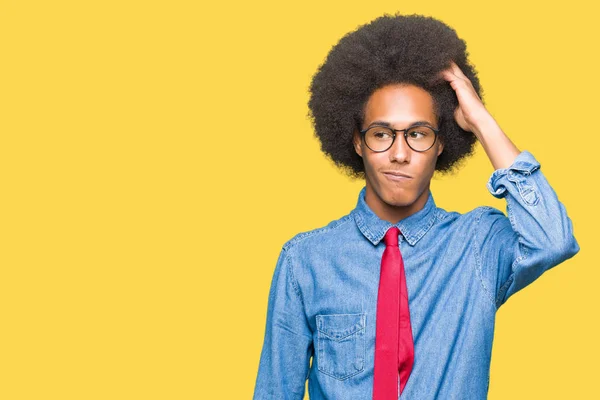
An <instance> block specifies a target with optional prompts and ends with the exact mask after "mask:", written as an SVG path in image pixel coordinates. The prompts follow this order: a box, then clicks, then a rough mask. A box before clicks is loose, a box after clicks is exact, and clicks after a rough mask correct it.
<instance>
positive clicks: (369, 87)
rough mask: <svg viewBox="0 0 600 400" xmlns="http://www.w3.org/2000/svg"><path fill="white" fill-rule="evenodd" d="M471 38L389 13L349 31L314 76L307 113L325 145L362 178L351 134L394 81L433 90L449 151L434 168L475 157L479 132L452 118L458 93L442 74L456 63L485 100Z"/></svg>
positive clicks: (417, 17)
mask: <svg viewBox="0 0 600 400" xmlns="http://www.w3.org/2000/svg"><path fill="white" fill-rule="evenodd" d="M468 54H469V53H468V52H467V50H466V43H465V41H464V40H462V39H460V38H459V37H458V36H457V34H456V32H455V30H454V29H453V28H451V27H449V26H448V25H446V24H445V23H443V22H441V21H439V20H437V19H435V18H433V17H428V16H423V15H417V14H412V15H400V14H394V15H389V14H384V15H383V16H381V17H379V18H377V19H375V20H373V21H371V22H370V23H368V24H364V25H361V26H359V27H358V28H357V29H356V30H355V31H353V32H350V33H347V34H346V35H345V36H344V37H342V39H340V41H339V42H338V43H337V44H336V45H335V46H333V47H332V49H331V50H330V52H329V54H328V55H327V58H326V59H325V62H324V63H323V64H322V65H321V66H320V67H319V68H318V70H317V72H316V73H315V74H314V76H313V77H312V81H311V84H310V88H309V92H310V98H309V101H308V107H309V112H308V118H309V119H310V120H311V121H312V124H313V127H314V129H315V136H317V138H318V139H319V140H320V142H321V150H322V151H323V152H324V153H325V154H326V155H327V156H328V157H330V158H331V160H332V161H333V162H334V164H335V165H336V166H337V167H339V168H341V169H342V170H344V171H345V172H346V174H347V175H348V176H350V177H351V178H363V179H364V177H365V175H364V164H363V160H362V158H361V157H360V156H359V155H358V154H357V153H356V151H355V149H354V146H353V143H352V137H353V134H354V131H355V130H357V128H358V127H360V126H361V125H362V124H363V120H364V107H365V105H366V103H367V100H368V99H369V97H370V96H371V94H372V93H373V92H374V91H375V90H376V89H378V88H381V87H383V86H385V85H388V84H395V83H404V84H413V85H416V86H418V87H421V88H422V89H424V90H426V91H427V92H429V94H430V95H431V96H432V98H433V102H434V111H435V114H436V117H437V119H438V121H437V122H438V128H439V129H440V133H439V139H440V140H441V141H442V143H443V144H444V150H443V151H442V153H441V154H440V155H439V157H438V159H437V162H436V166H435V170H436V171H439V172H441V173H448V172H451V171H453V170H454V169H455V168H456V167H457V166H458V165H459V163H460V161H461V160H462V159H464V158H466V157H467V156H470V155H472V154H473V150H474V145H475V143H476V141H477V138H476V136H475V135H474V134H473V133H471V132H468V131H465V130H464V129H462V128H461V127H460V126H459V125H458V124H457V123H456V121H455V119H454V110H455V109H456V107H457V106H458V98H457V97H456V94H455V92H454V89H452V87H451V86H450V84H449V83H448V82H447V81H445V80H444V79H443V78H440V75H439V74H440V72H441V71H442V70H445V69H446V68H449V67H450V62H451V61H454V62H455V63H456V64H457V65H458V67H459V68H460V69H461V70H462V71H463V73H464V74H465V75H466V76H467V78H469V80H470V81H471V83H472V84H473V87H474V88H475V91H476V92H477V94H478V95H479V97H480V98H481V99H482V101H483V94H482V89H481V88H480V85H479V79H478V78H477V72H476V71H475V69H474V67H473V66H472V65H471V64H470V63H469V61H468V60H467V57H468Z"/></svg>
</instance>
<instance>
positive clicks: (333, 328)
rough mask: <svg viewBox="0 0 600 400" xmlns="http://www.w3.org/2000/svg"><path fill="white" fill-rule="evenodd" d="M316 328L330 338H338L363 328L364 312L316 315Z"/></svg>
mask: <svg viewBox="0 0 600 400" xmlns="http://www.w3.org/2000/svg"><path fill="white" fill-rule="evenodd" d="M316 320H317V329H318V330H319V331H320V332H321V333H323V334H325V335H327V336H329V337H330V338H332V339H335V340H340V339H343V338H345V337H346V336H349V335H352V334H353V333H356V332H358V331H360V330H361V329H364V327H365V313H360V314H324V315H317V316H316Z"/></svg>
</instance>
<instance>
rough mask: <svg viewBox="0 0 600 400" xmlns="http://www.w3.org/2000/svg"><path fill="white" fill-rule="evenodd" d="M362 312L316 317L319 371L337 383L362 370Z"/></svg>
mask: <svg viewBox="0 0 600 400" xmlns="http://www.w3.org/2000/svg"><path fill="white" fill-rule="evenodd" d="M365 320H366V313H359V314H327V315H325V314H323V315H317V316H316V323H317V343H318V352H317V357H318V359H317V362H318V366H319V371H320V372H322V373H324V374H327V375H329V376H332V377H334V378H336V379H339V380H344V379H347V378H350V377H351V376H353V375H356V374H358V373H359V372H361V371H363V370H364V369H365Z"/></svg>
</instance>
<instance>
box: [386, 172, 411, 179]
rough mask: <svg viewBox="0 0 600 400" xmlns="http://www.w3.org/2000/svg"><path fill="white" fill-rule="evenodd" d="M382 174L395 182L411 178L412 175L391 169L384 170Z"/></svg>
mask: <svg viewBox="0 0 600 400" xmlns="http://www.w3.org/2000/svg"><path fill="white" fill-rule="evenodd" d="M383 175H384V176H385V177H386V178H388V179H389V180H391V181H395V182H403V181H408V180H410V179H412V176H409V175H406V174H403V173H400V172H392V171H384V172H383Z"/></svg>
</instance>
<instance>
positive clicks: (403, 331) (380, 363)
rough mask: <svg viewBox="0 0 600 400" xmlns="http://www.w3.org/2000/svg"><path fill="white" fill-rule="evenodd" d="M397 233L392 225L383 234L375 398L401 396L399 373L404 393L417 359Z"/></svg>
mask: <svg viewBox="0 0 600 400" xmlns="http://www.w3.org/2000/svg"><path fill="white" fill-rule="evenodd" d="M398 234H400V230H399V229H398V228H397V227H395V226H393V227H391V228H390V229H388V231H387V232H386V234H385V238H384V240H385V250H384V251H383V256H382V258H381V276H380V278H379V293H378V295H377V317H376V332H375V372H374V374H375V375H374V377H373V400H392V399H393V400H398V397H399V393H398V375H399V376H400V394H401V393H402V391H403V390H404V386H405V385H406V381H407V380H408V377H409V375H410V372H411V370H412V367H413V362H414V355H415V354H414V353H415V351H414V345H413V337H412V330H411V326H410V313H409V310H408V291H407V289H406V277H405V275H404V262H403V261H402V255H401V254H400V249H399V247H398Z"/></svg>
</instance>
